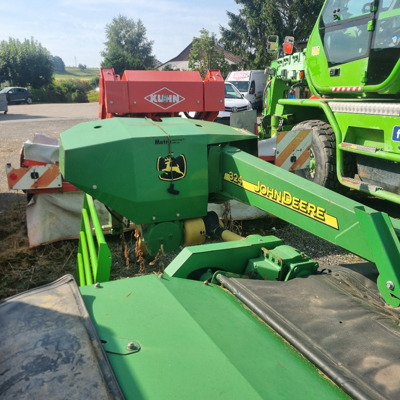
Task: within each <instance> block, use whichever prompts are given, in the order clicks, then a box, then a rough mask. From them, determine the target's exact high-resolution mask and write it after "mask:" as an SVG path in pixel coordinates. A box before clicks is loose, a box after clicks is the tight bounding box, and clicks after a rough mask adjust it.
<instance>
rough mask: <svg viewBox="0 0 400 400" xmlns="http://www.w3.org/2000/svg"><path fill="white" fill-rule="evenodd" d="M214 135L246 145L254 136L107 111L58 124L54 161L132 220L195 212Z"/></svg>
mask: <svg viewBox="0 0 400 400" xmlns="http://www.w3.org/2000/svg"><path fill="white" fill-rule="evenodd" d="M221 142H222V143H223V142H236V143H238V146H240V145H242V147H243V148H245V149H246V150H248V151H250V152H252V153H254V150H255V147H256V145H257V137H256V136H255V135H252V134H250V133H249V132H245V131H241V130H238V129H237V130H233V129H231V128H230V127H227V126H224V125H221V124H213V123H210V122H206V121H196V120H187V119H183V118H165V119H163V120H162V121H160V122H154V121H152V120H150V119H142V118H140V119H139V118H111V119H107V120H102V121H98V122H89V123H84V124H80V125H78V126H76V127H74V128H72V129H70V130H68V131H66V132H64V133H63V134H62V135H61V146H60V169H61V171H62V173H63V176H64V178H65V179H67V180H69V181H71V182H74V184H75V185H76V186H77V187H78V188H80V189H82V190H83V191H85V192H86V193H88V194H90V195H91V196H92V197H94V198H95V199H97V200H99V201H101V202H103V203H104V204H105V205H107V206H108V207H110V208H112V209H113V210H115V211H116V212H118V213H120V214H121V215H123V216H125V217H126V218H128V219H130V220H131V221H133V222H135V223H136V224H149V223H157V222H163V221H177V220H184V219H188V218H197V217H201V216H205V215H206V214H207V203H208V175H209V171H208V161H207V157H208V146H209V145H214V144H215V145H219V143H221ZM66 165H68V167H67V168H65V166H66ZM218 167H219V166H218V165H216V168H218ZM215 173H219V169H217V170H216V171H215Z"/></svg>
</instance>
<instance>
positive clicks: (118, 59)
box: [101, 15, 155, 75]
mask: <svg viewBox="0 0 400 400" xmlns="http://www.w3.org/2000/svg"><path fill="white" fill-rule="evenodd" d="M106 38H107V41H106V42H105V46H106V48H105V50H104V51H102V53H101V55H102V56H103V57H104V60H103V61H102V63H101V66H102V67H103V68H114V70H115V73H116V74H119V75H121V74H122V73H123V72H124V71H125V70H129V69H151V68H154V64H155V58H154V56H153V55H152V51H153V41H149V40H148V39H147V37H146V28H145V26H144V25H143V23H142V21H141V20H140V19H138V21H137V22H135V21H134V20H133V19H130V18H127V17H125V16H123V15H119V16H118V17H116V18H113V20H112V22H111V23H110V24H107V25H106Z"/></svg>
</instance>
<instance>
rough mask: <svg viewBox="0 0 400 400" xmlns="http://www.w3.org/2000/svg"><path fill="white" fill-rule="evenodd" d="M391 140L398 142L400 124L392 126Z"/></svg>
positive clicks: (399, 140)
mask: <svg viewBox="0 0 400 400" xmlns="http://www.w3.org/2000/svg"><path fill="white" fill-rule="evenodd" d="M392 140H393V141H394V142H400V126H395V127H394V128H393V135H392Z"/></svg>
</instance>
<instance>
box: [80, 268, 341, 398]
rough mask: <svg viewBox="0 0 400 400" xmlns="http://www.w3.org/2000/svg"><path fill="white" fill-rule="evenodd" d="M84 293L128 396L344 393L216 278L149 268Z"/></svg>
mask: <svg viewBox="0 0 400 400" xmlns="http://www.w3.org/2000/svg"><path fill="white" fill-rule="evenodd" d="M81 293H82V295H83V299H84V301H85V303H86V307H87V308H88V311H89V314H90V316H91V318H92V320H93V322H94V325H95V326H96V329H97V332H98V334H99V337H100V339H101V340H102V342H103V343H105V344H104V347H105V350H106V352H107V355H108V358H109V360H110V363H111V365H112V368H113V370H114V373H115V375H116V377H117V379H118V382H119V383H120V385H121V389H122V391H123V393H124V394H125V396H126V398H127V399H137V398H141V399H206V398H210V399H211V398H219V399H267V398H273V399H285V400H286V399H294V398H296V399H307V400H309V399H320V398H324V399H332V398H335V399H336V398H347V396H346V395H345V394H344V393H343V392H342V391H341V390H340V389H338V388H337V387H336V386H335V385H334V384H333V383H332V382H331V381H330V380H328V379H327V378H326V377H325V376H324V375H323V374H321V373H320V372H319V371H318V370H317V369H316V368H315V367H314V366H313V365H312V364H311V363H310V362H308V361H307V360H306V359H305V358H303V357H302V356H301V355H300V354H299V353H298V352H297V351H296V350H294V349H293V348H292V347H291V346H289V345H288V344H287V342H285V341H284V340H283V339H282V338H281V337H280V336H278V335H276V333H274V332H273V331H272V330H271V329H269V328H268V327H267V326H266V325H264V324H263V323H262V322H261V321H260V320H259V319H258V318H255V317H254V315H253V313H252V312H250V311H249V310H248V309H246V308H245V307H243V305H242V304H241V303H240V302H239V301H238V300H237V299H235V298H234V297H233V296H232V295H231V294H229V293H228V292H226V291H225V290H223V289H222V288H220V287H218V286H215V285H212V284H209V285H203V283H202V282H196V281H192V280H185V279H178V278H172V277H165V278H164V279H159V278H158V277H157V276H156V275H148V276H142V277H138V278H133V279H126V280H120V281H114V282H108V283H105V284H102V285H101V287H100V288H98V289H96V288H94V287H93V286H86V287H84V288H81ZM130 349H131V350H130ZM289 376H290V382H288V377H289Z"/></svg>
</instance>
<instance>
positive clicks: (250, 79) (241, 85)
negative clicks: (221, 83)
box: [225, 69, 267, 110]
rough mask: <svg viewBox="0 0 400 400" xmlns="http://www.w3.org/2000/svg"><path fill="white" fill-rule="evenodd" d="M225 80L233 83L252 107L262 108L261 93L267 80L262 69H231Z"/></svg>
mask: <svg viewBox="0 0 400 400" xmlns="http://www.w3.org/2000/svg"><path fill="white" fill-rule="evenodd" d="M225 82H230V83H232V84H233V85H235V86H236V87H237V88H238V89H239V92H240V93H242V94H243V96H244V98H245V99H247V100H249V101H250V103H251V105H252V106H253V109H257V110H260V109H262V103H263V93H264V89H265V84H266V82H267V76H266V75H265V74H264V70H262V69H258V70H253V71H232V72H230V73H229V74H228V76H227V78H226V79H225Z"/></svg>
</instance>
